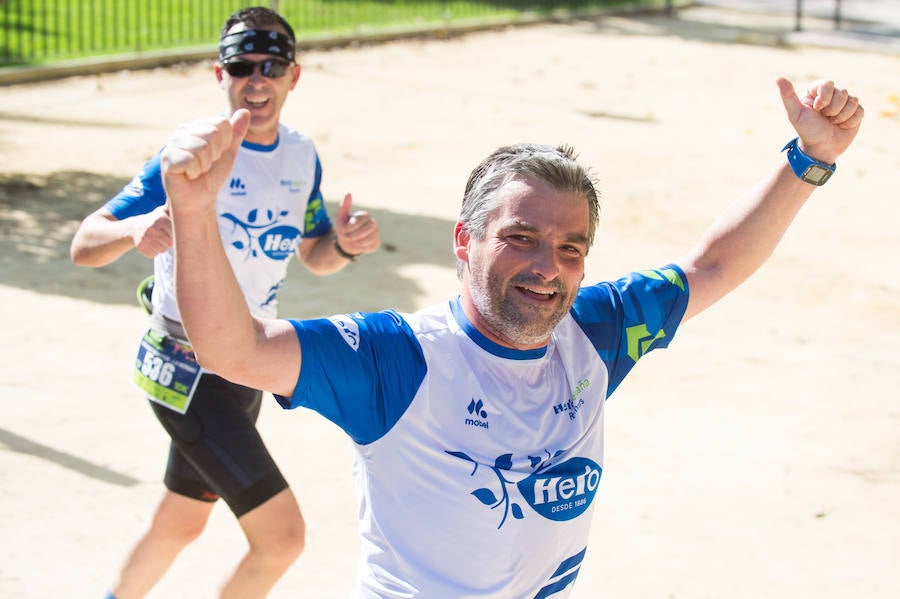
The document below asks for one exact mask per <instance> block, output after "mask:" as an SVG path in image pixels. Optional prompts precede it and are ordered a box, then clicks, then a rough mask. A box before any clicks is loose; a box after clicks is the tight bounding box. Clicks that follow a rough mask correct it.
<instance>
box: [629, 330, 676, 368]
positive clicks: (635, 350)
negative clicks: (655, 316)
mask: <svg viewBox="0 0 900 599" xmlns="http://www.w3.org/2000/svg"><path fill="white" fill-rule="evenodd" d="M665 336H666V332H665V331H663V330H662V329H660V331H659V332H658V333H657V334H656V336H652V335H650V331H648V330H647V325H646V324H636V325H634V326H633V327H628V328H627V329H625V338H626V340H627V341H628V356H629V357H630V358H631V359H632V360H634V361H635V362H637V361H638V360H640V359H641V356H643V355H644V354H645V353H647V352H648V351H649V350H650V346H651V345H653V342H654V341H656V340H657V339H662V338H663V337H665Z"/></svg>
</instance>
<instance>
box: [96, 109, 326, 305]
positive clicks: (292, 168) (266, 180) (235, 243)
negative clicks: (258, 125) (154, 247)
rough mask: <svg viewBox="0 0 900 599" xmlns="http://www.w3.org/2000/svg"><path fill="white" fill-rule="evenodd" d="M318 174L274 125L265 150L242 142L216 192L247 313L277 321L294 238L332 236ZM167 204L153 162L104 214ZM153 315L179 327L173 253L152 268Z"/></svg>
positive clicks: (297, 138) (305, 150)
mask: <svg viewBox="0 0 900 599" xmlns="http://www.w3.org/2000/svg"><path fill="white" fill-rule="evenodd" d="M321 179H322V167H321V165H320V164H319V157H318V155H317V153H316V150H315V147H314V146H313V143H312V140H310V139H309V138H308V137H306V136H305V135H303V134H302V133H300V132H298V131H296V130H294V129H290V128H288V127H286V126H285V125H283V124H282V125H279V127H278V138H277V140H276V141H275V143H274V144H272V145H259V144H252V143H249V142H246V141H245V142H244V143H242V144H241V147H240V150H239V151H238V155H237V158H236V160H235V164H234V169H232V171H231V177H230V178H229V180H228V182H227V183H226V184H225V185H224V186H223V187H222V189H221V190H220V191H219V195H218V198H217V200H216V212H217V214H218V220H219V234H220V235H221V237H222V243H223V244H224V246H225V253H226V254H227V255H228V260H229V261H230V262H231V267H232V269H233V270H234V273H235V276H236V277H237V280H238V283H239V284H240V286H241V290H242V291H243V293H244V297H245V298H246V300H247V304H248V306H249V307H250V311H251V312H252V313H253V314H254V315H256V316H262V317H274V316H276V314H277V306H278V300H277V294H278V291H279V289H281V286H282V285H283V284H284V279H285V276H286V274H287V266H288V262H289V258H290V257H291V255H292V254H293V253H294V251H295V250H296V248H297V246H298V245H299V244H300V240H301V238H304V237H319V236H322V235H324V234H325V233H327V232H328V231H330V230H331V220H330V219H329V217H328V214H327V212H326V211H325V204H324V201H323V199H322V193H321V191H320V189H319V184H320V182H321ZM165 202H166V194H165V190H164V189H163V183H162V174H161V172H160V154H157V155H156V156H154V157H153V158H151V159H150V160H149V161H148V162H147V163H146V164H145V165H144V168H143V170H142V171H141V172H140V173H139V174H138V175H137V176H135V177H134V179H132V181H131V182H130V183H129V184H128V185H127V186H125V188H124V189H122V191H120V192H119V193H118V194H117V195H116V196H114V197H113V198H111V199H110V200H109V201H108V202H107V203H106V208H107V210H109V211H110V212H111V213H112V215H113V216H114V217H116V218H117V219H119V220H122V219H124V218H128V217H130V216H136V215H139V214H146V213H148V212H150V211H152V210H153V209H155V208H157V207H159V206H162V205H163V204H165ZM153 272H154V277H155V281H154V287H153V305H154V309H155V310H158V311H161V313H162V315H163V316H165V317H166V318H169V319H171V320H175V321H177V322H181V317H180V316H179V314H178V306H177V305H176V303H175V286H174V272H175V258H174V254H173V251H172V249H169V250H168V251H167V252H164V253H162V254H159V255H157V256H156V258H155V259H154V261H153Z"/></svg>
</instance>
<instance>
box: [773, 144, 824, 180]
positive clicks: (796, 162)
mask: <svg viewBox="0 0 900 599" xmlns="http://www.w3.org/2000/svg"><path fill="white" fill-rule="evenodd" d="M798 140H799V138H797V137H795V138H794V139H792V140H791V141H789V142H787V145H786V146H784V147H783V148H781V151H782V152H784V151H785V150H787V158H788V164H790V165H791V170H792V171H794V174H795V175H797V176H798V177H799V178H800V180H801V181H805V182H807V183H810V184H812V185H825V182H826V181H828V179H830V178H831V175H833V174H834V171H835V170H836V169H837V164H836V163H835V164H826V163H824V162H819V161H818V160H816V159H815V158H813V157H811V156H807V155H806V154H804V153H803V152H801V151H800V148H799V147H798V145H797V141H798Z"/></svg>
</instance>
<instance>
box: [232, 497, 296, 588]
mask: <svg viewBox="0 0 900 599" xmlns="http://www.w3.org/2000/svg"><path fill="white" fill-rule="evenodd" d="M238 523H239V524H240V525H241V528H242V529H243V531H244V535H245V536H246V537H247V542H248V543H249V545H250V547H249V549H248V550H247V553H246V554H245V555H244V558H243V559H242V560H241V562H240V563H239V564H238V566H237V568H236V569H235V571H234V573H233V574H232V576H231V578H230V579H229V580H228V581H226V583H225V585H224V586H223V588H222V594H221V598H222V599H251V598H255V597H265V596H266V595H267V594H268V592H269V591H270V590H271V588H272V587H273V586H274V585H275V583H276V582H277V581H278V579H279V578H281V576H282V575H283V574H284V573H285V571H286V570H287V569H288V567H289V566H290V565H291V564H292V563H293V562H294V561H295V560H296V559H297V558H298V557H299V556H300V553H301V552H302V551H303V543H304V535H305V528H306V526H305V524H304V521H303V515H302V514H301V513H300V506H299V505H297V499H296V498H295V497H294V493H293V491H291V490H290V489H284V490H283V491H281V492H280V493H278V494H277V495H275V496H274V497H272V498H271V499H269V500H268V501H266V502H265V503H263V504H262V505H260V506H259V507H256V508H254V509H253V510H251V511H249V512H247V513H246V514H244V515H243V516H241V517H240V518H239V519H238Z"/></svg>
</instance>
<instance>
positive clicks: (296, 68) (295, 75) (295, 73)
mask: <svg viewBox="0 0 900 599" xmlns="http://www.w3.org/2000/svg"><path fill="white" fill-rule="evenodd" d="M298 81H300V65H299V64H294V65H291V89H294V88H295V87H296V86H297V82H298Z"/></svg>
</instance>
